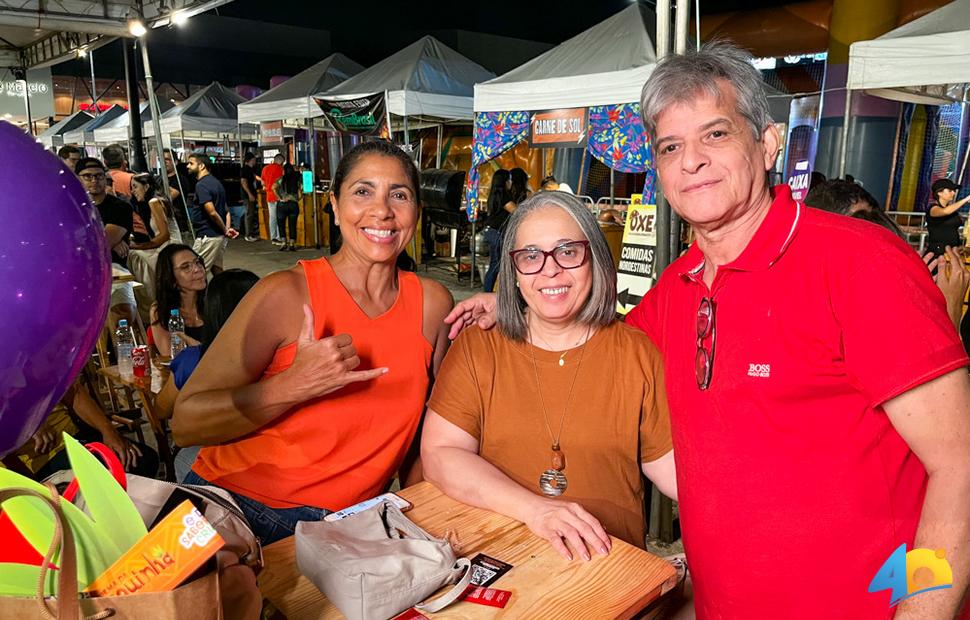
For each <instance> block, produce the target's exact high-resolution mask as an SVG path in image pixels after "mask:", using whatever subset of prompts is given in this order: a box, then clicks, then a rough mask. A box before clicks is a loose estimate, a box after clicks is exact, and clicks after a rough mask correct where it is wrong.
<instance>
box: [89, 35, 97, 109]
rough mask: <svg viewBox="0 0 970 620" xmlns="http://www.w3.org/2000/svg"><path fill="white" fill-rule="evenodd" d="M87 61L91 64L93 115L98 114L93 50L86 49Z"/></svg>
mask: <svg viewBox="0 0 970 620" xmlns="http://www.w3.org/2000/svg"><path fill="white" fill-rule="evenodd" d="M88 62H89V64H90V65H91V107H92V108H94V115H95V116H97V115H98V87H97V85H96V84H95V82H94V50H88Z"/></svg>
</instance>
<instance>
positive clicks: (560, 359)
mask: <svg viewBox="0 0 970 620" xmlns="http://www.w3.org/2000/svg"><path fill="white" fill-rule="evenodd" d="M947 264H949V263H947ZM563 357H566V354H565V353H563V354H562V357H560V358H559V367H560V368H562V367H563V366H565V365H566V360H564V359H563Z"/></svg>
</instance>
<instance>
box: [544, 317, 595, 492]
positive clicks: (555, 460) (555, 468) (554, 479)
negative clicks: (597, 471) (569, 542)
mask: <svg viewBox="0 0 970 620" xmlns="http://www.w3.org/2000/svg"><path fill="white" fill-rule="evenodd" d="M592 328H593V326H592V325H590V326H589V327H587V328H586V337H585V338H584V340H583V348H582V349H580V351H579V361H578V362H577V363H576V372H575V373H573V380H572V383H570V384H569V392H568V393H567V394H566V405H565V406H564V407H563V410H562V415H560V416H559V432H558V433H556V434H555V435H553V434H552V427H551V426H549V416H548V415H546V403H545V400H544V399H543V397H542V385H541V383H540V381H539V366H538V365H537V364H536V355H535V349H533V348H530V349H529V352H530V353H531V354H532V370H533V372H534V373H535V377H536V389H537V390H538V391H539V404H540V406H541V408H542V420H543V422H545V423H546V430H547V431H549V437H550V439H552V448H551V450H552V463H551V465H552V467H551V468H550V469H547V470H545V471H544V472H542V473H541V474H540V475H539V490H540V491H542V494H543V495H547V496H549V497H558V496H560V495H562V494H563V493H565V492H566V487H567V486H568V485H569V481H568V480H567V479H566V474H565V473H564V470H565V469H566V455H565V454H564V453H563V451H562V448H561V447H560V446H559V439H560V438H561V437H562V429H563V425H564V424H565V422H566V414H567V413H568V412H569V403H570V401H571V400H572V396H573V387H575V385H576V379H577V378H578V377H579V370H580V368H581V367H582V365H583V354H584V353H585V352H586V343H588V342H589V335H590V331H591V330H592ZM530 334H531V330H530ZM565 357H566V352H563V354H562V355H560V356H559V365H560V366H562V365H563V364H565V363H566V362H565V360H564V359H563V358H565Z"/></svg>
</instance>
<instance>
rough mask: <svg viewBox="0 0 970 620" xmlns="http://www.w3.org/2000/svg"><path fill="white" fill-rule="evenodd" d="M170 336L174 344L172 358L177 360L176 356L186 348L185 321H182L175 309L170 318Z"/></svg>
mask: <svg viewBox="0 0 970 620" xmlns="http://www.w3.org/2000/svg"><path fill="white" fill-rule="evenodd" d="M168 334H169V338H170V340H171V342H172V351H171V356H172V359H175V356H176V355H178V354H179V353H181V352H182V349H184V348H185V339H184V336H185V321H183V320H182V315H181V314H179V311H178V308H173V309H172V312H171V316H169V318H168Z"/></svg>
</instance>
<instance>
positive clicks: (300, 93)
mask: <svg viewBox="0 0 970 620" xmlns="http://www.w3.org/2000/svg"><path fill="white" fill-rule="evenodd" d="M363 70H364V67H363V66H361V65H359V64H357V63H356V62H354V61H353V60H351V59H350V58H347V57H346V56H344V55H343V54H339V53H337V54H331V55H330V56H327V57H326V58H324V59H323V60H321V61H320V62H318V63H316V64H315V65H313V66H312V67H309V68H308V69H305V70H304V71H301V72H300V73H298V74H296V75H294V76H293V77H291V78H290V79H288V80H286V81H285V82H283V83H282V84H280V85H279V86H277V87H276V88H272V89H270V90H268V91H266V92H265V93H263V94H262V95H260V96H259V97H256V98H255V99H252V100H250V101H247V102H245V103H242V104H240V105H239V108H238V114H239V116H238V120H239V122H240V123H260V122H263V121H278V120H282V119H290V118H293V119H307V118H315V117H317V116H322V115H323V112H322V111H321V110H320V106H318V105H317V104H316V102H315V101H314V100H313V95H316V94H318V93H321V92H324V91H327V90H330V89H331V88H334V87H335V86H337V85H338V84H340V83H342V82H343V81H345V80H346V79H348V78H350V77H351V76H354V75H357V74H358V73H360V72H361V71H363Z"/></svg>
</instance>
